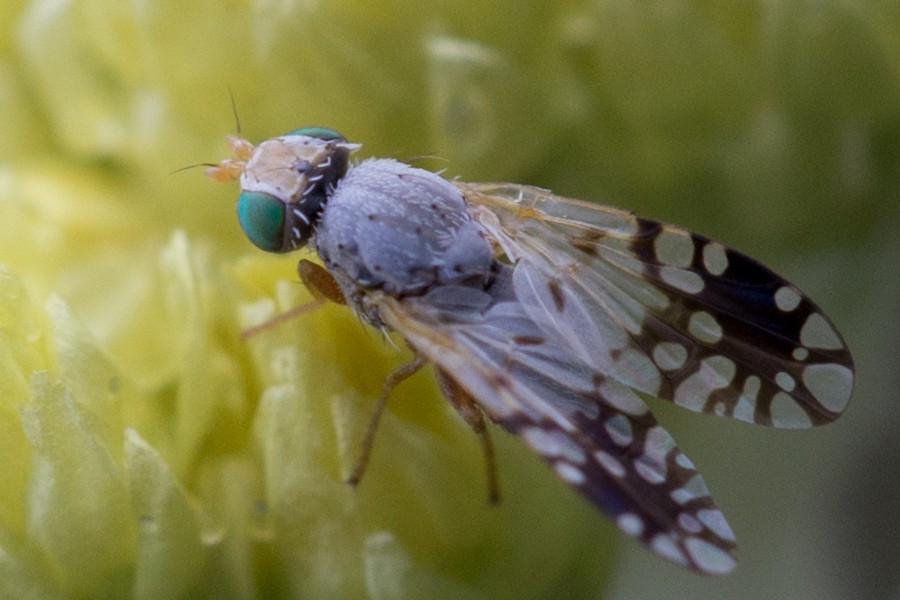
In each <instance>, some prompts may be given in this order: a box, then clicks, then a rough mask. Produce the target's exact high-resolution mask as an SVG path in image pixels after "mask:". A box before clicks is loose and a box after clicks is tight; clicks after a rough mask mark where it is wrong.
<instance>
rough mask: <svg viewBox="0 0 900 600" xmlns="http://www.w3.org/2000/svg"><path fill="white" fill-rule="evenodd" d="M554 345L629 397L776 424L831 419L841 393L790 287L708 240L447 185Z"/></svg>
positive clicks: (828, 328)
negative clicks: (641, 395) (630, 392)
mask: <svg viewBox="0 0 900 600" xmlns="http://www.w3.org/2000/svg"><path fill="white" fill-rule="evenodd" d="M459 186H460V187H461V188H462V189H463V191H464V193H465V195H466V198H467V200H468V201H469V202H470V203H471V204H472V205H474V206H475V207H476V209H475V210H476V213H477V217H478V218H479V220H480V221H481V223H482V224H483V225H484V226H485V227H486V228H487V230H488V232H489V234H490V235H491V237H493V238H494V240H495V241H496V243H497V244H498V246H499V247H500V249H501V250H502V252H503V253H504V254H505V255H506V256H507V257H508V258H509V259H510V261H513V262H516V261H517V267H516V269H515V275H514V288H515V292H516V295H517V297H518V299H519V301H520V302H522V304H523V306H524V308H525V311H526V313H527V314H528V316H529V317H530V318H531V319H533V320H534V321H535V322H536V323H537V324H538V325H539V326H540V330H541V333H542V334H543V335H544V336H545V337H546V338H547V339H548V340H551V341H552V342H553V343H555V344H557V345H559V346H561V347H563V348H567V349H569V351H570V352H571V353H572V354H574V355H575V356H577V357H578V359H579V360H580V361H581V362H583V363H585V364H589V365H593V366H594V367H595V368H596V369H597V370H598V371H599V372H602V373H604V374H606V375H608V376H611V377H613V378H615V379H617V380H618V381H620V382H622V383H624V384H626V385H628V386H630V387H633V388H634V389H637V390H640V391H642V392H646V393H648V394H652V395H654V396H658V397H660V398H664V399H666V400H671V401H674V402H675V403H676V404H679V405H681V406H684V407H686V408H689V409H691V410H695V411H700V412H705V413H710V414H716V415H723V416H730V417H733V418H736V419H740V420H743V421H749V422H754V423H759V424H762V425H772V426H776V427H790V428H800V427H808V426H811V425H819V424H822V423H826V422H829V421H832V420H834V419H835V418H836V417H837V416H838V415H839V414H840V413H841V411H842V410H843V409H844V407H845V406H846V404H847V402H848V400H849V398H850V392H851V390H852V387H853V363H852V359H851V357H850V354H849V352H848V350H847V347H846V346H845V344H844V342H843V340H842V339H841V337H840V335H839V334H838V333H837V331H836V330H835V328H834V327H833V326H832V324H831V322H830V321H829V320H828V318H827V317H826V316H825V315H824V314H823V313H822V312H821V310H820V309H819V308H818V307H817V306H816V305H815V304H814V303H813V302H812V301H811V300H809V298H807V297H806V296H805V295H803V293H802V292H800V291H799V290H798V289H797V288H796V287H794V286H793V285H791V284H790V283H788V282H787V281H785V280H784V279H782V278H781V277H779V276H778V275H776V274H775V273H773V272H772V271H770V270H769V269H767V268H766V267H764V266H763V265H761V264H760V263H758V262H757V261H755V260H753V259H751V258H749V257H747V256H745V255H743V254H741V253H739V252H736V251H735V250H732V249H730V248H727V247H726V246H723V245H722V244H720V243H718V242H714V241H711V240H709V239H708V238H706V237H704V236H701V235H698V234H695V233H691V232H688V231H686V230H684V229H680V228H678V227H673V226H670V225H663V224H660V223H658V222H655V221H651V220H647V219H642V218H639V217H635V216H634V215H632V214H630V213H627V212H625V211H621V210H617V209H613V208H609V207H604V206H601V205H594V204H589V203H585V202H580V201H577V200H570V199H566V198H561V197H558V196H554V195H552V194H551V193H549V192H546V191H544V190H540V189H536V188H531V187H527V186H517V185H512V184H459Z"/></svg>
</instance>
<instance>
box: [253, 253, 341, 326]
mask: <svg viewBox="0 0 900 600" xmlns="http://www.w3.org/2000/svg"><path fill="white" fill-rule="evenodd" d="M297 273H298V274H299V275H300V280H301V281H302V282H303V285H305V286H306V287H307V289H308V290H309V291H310V293H311V294H312V295H313V299H312V301H310V302H307V303H305V304H301V305H300V306H295V307H294V308H291V309H290V310H287V311H285V312H283V313H281V314H278V315H275V316H274V317H272V318H271V319H266V320H265V321H263V322H262V323H260V324H258V325H253V326H252V327H247V328H246V329H244V330H243V331H242V332H241V337H242V338H243V339H247V338H250V337H253V336H254V335H256V334H257V333H259V332H261V331H265V330H266V329H271V328H272V327H277V326H278V325H281V324H282V323H286V322H287V321H290V320H291V319H294V318H296V317H299V316H300V315H302V314H304V313H308V312H310V311H312V310H314V309H316V308H319V307H320V306H322V305H323V304H325V302H327V301H331V302H336V303H337V304H347V301H346V300H345V299H344V294H343V292H341V288H340V286H339V285H338V284H337V281H335V280H334V277H332V276H331V273H329V272H328V270H327V269H325V267H323V266H321V265H317V264H316V263H314V262H310V261H308V260H306V259H303V260H301V261H300V262H299V263H298V264H297Z"/></svg>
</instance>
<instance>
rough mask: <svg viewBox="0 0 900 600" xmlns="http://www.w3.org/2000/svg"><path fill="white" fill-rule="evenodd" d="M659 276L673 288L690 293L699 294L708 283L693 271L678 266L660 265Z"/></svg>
mask: <svg viewBox="0 0 900 600" xmlns="http://www.w3.org/2000/svg"><path fill="white" fill-rule="evenodd" d="M659 276H660V278H661V279H662V280H663V281H665V282H666V283H668V284H669V285H671V286H672V287H673V288H675V289H677V290H681V291H682V292H686V293H688V294H699V293H700V292H702V291H703V288H704V287H705V285H706V284H705V283H704V282H703V278H702V277H700V276H699V275H697V274H696V273H694V272H693V271H688V270H686V269H679V268H677V267H660V269H659Z"/></svg>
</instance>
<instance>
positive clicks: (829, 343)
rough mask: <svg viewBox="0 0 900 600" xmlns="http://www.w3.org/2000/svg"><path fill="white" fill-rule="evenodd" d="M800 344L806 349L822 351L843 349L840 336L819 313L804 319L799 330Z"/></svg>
mask: <svg viewBox="0 0 900 600" xmlns="http://www.w3.org/2000/svg"><path fill="white" fill-rule="evenodd" d="M800 343H801V344H803V345H804V346H806V347H807V348H821V349H822V350H840V349H841V348H843V347H844V344H843V343H842V342H841V338H840V336H839V335H838V334H837V332H836V331H835V330H834V328H833V327H832V326H831V325H830V324H829V323H828V321H826V320H825V317H823V316H822V315H821V314H819V313H813V314H811V315H809V317H807V319H806V323H804V324H803V329H801V330H800Z"/></svg>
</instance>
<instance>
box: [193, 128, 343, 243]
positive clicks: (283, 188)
mask: <svg viewBox="0 0 900 600" xmlns="http://www.w3.org/2000/svg"><path fill="white" fill-rule="evenodd" d="M228 143H229V145H230V146H231V148H232V153H233V155H234V156H233V158H226V159H225V160H223V161H222V162H220V163H219V164H217V165H213V166H211V167H209V168H208V169H207V170H206V174H207V175H208V176H209V177H211V178H213V179H215V180H217V181H229V180H232V179H240V183H241V195H240V196H239V197H238V202H237V213H238V220H239V221H240V223H241V229H243V230H244V234H246V236H247V237H248V238H249V239H250V241H251V242H253V244H254V245H255V246H257V247H259V248H261V249H262V250H266V251H267V252H290V251H291V250H296V249H297V248H302V247H303V246H304V245H305V244H306V243H307V242H308V241H309V238H310V236H311V235H312V234H313V231H314V230H315V225H316V222H317V220H318V218H319V215H320V213H321V212H322V209H323V208H324V207H325V202H326V201H327V199H328V196H329V195H330V194H331V192H332V191H333V189H334V186H336V185H337V183H338V181H339V180H340V179H341V177H343V176H344V174H345V173H346V172H347V167H348V165H349V161H350V153H351V152H353V151H354V150H356V149H357V148H358V147H359V145H358V144H351V143H348V142H347V140H346V139H344V136H342V135H341V134H339V133H338V132H336V131H334V130H333V129H328V128H325V127H303V128H301V129H295V130H293V131H290V132H288V133H286V134H284V135H282V136H280V137H276V138H272V139H268V140H266V141H264V142H261V143H260V144H258V145H257V146H255V147H254V146H253V144H251V143H250V142H248V141H247V140H245V139H242V138H240V137H237V136H229V137H228Z"/></svg>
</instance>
